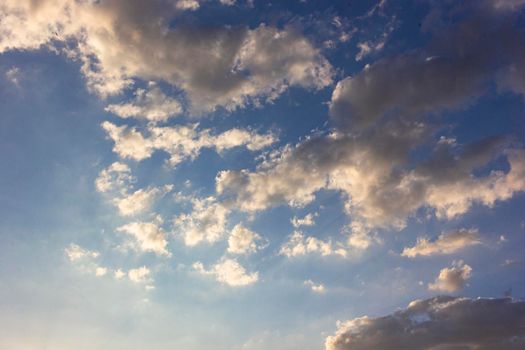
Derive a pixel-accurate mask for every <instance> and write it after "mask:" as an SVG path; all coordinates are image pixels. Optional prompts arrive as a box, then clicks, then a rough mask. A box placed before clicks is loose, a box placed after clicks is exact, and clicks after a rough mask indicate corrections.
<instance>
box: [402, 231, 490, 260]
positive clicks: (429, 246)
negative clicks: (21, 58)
mask: <svg viewBox="0 0 525 350" xmlns="http://www.w3.org/2000/svg"><path fill="white" fill-rule="evenodd" d="M476 244H481V240H480V237H479V233H478V230H477V229H464V228H462V229H459V230H455V231H451V232H448V233H442V234H440V235H439V237H438V238H437V239H436V240H434V241H430V240H428V238H424V237H419V238H418V239H417V243H416V245H415V246H413V247H410V248H408V247H407V248H405V249H403V252H402V253H401V255H402V256H406V257H409V258H415V257H417V256H418V255H421V256H430V255H436V254H452V253H455V252H457V251H459V250H461V249H463V248H466V247H469V246H472V245H476Z"/></svg>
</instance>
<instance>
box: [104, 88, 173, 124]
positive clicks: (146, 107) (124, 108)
mask: <svg viewBox="0 0 525 350" xmlns="http://www.w3.org/2000/svg"><path fill="white" fill-rule="evenodd" d="M106 111H108V112H110V113H113V114H116V115H118V116H119V117H121V118H136V119H145V120H147V121H151V122H164V121H166V120H168V119H169V118H170V117H174V116H177V115H179V114H180V113H181V112H182V106H181V104H180V102H179V101H177V100H175V99H173V98H170V97H168V96H166V95H165V94H164V93H163V92H162V90H161V89H160V88H159V87H157V86H156V85H155V84H154V83H150V84H149V86H148V89H147V90H145V89H137V90H135V97H134V99H133V100H132V101H130V102H125V103H119V104H111V105H109V106H107V107H106Z"/></svg>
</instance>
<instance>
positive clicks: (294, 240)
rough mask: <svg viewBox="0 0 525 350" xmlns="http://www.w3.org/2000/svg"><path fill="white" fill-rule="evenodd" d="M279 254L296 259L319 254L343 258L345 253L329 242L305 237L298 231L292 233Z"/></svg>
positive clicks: (342, 249)
mask: <svg viewBox="0 0 525 350" xmlns="http://www.w3.org/2000/svg"><path fill="white" fill-rule="evenodd" d="M279 254H281V255H284V256H286V257H289V258H291V257H297V256H302V255H307V254H320V255H322V256H329V255H338V256H342V257H345V256H346V254H347V251H346V250H345V249H344V248H342V247H340V246H338V245H336V246H334V244H333V243H332V241H331V240H328V241H323V240H320V239H318V238H316V237H311V236H310V237H305V235H304V234H303V233H302V232H300V231H294V232H293V233H292V234H291V235H290V237H289V239H288V241H287V242H285V243H284V244H283V245H282V246H281V249H280V251H279Z"/></svg>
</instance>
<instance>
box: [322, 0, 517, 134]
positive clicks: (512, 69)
mask: <svg viewBox="0 0 525 350" xmlns="http://www.w3.org/2000/svg"><path fill="white" fill-rule="evenodd" d="M500 3H503V2H500ZM489 5H490V6H487V4H471V5H457V6H455V7H454V11H456V12H454V13H455V14H456V15H457V12H458V11H463V15H464V16H465V17H466V19H465V20H463V21H461V22H459V23H457V20H456V23H454V24H447V22H446V18H445V19H442V18H440V17H439V16H438V15H436V13H443V12H445V13H446V11H444V10H442V11H434V12H431V13H433V16H432V17H430V18H431V19H432V21H431V20H430V18H429V19H428V21H427V22H431V23H432V25H431V24H428V23H427V26H428V27H430V28H433V29H432V35H433V37H434V38H433V40H432V41H431V42H430V44H429V45H428V46H427V47H425V48H422V49H416V50H414V51H410V52H407V53H403V54H400V55H397V56H393V57H387V58H384V59H381V60H379V61H377V62H375V63H373V64H371V65H368V66H366V67H365V69H363V71H361V72H360V73H358V74H356V75H353V76H351V77H348V78H346V79H344V80H342V81H340V82H339V83H338V85H337V87H336V89H335V90H334V93H333V96H332V102H331V106H330V114H331V116H332V118H333V120H334V121H335V122H336V123H337V124H338V125H339V126H341V127H345V128H351V129H361V128H363V127H368V126H370V125H373V124H374V123H375V122H376V121H378V120H381V119H382V118H384V117H385V116H391V115H396V114H402V115H405V116H412V117H421V116H423V115H425V114H428V113H439V112H440V111H443V110H445V109H456V108H462V107H466V106H468V104H469V103H471V102H472V101H473V100H474V99H476V98H477V97H479V96H481V95H483V94H485V93H486V92H487V90H488V89H489V88H490V84H491V83H494V82H495V83H498V84H499V86H500V88H502V89H506V90H512V91H515V92H517V93H523V91H524V90H523V82H522V81H520V79H519V77H520V76H522V75H523V69H524V68H523V67H524V65H523V63H524V62H525V61H524V57H525V50H524V45H523V44H524V40H523V37H524V35H523V28H522V27H521V26H519V21H520V20H522V19H523V18H522V16H520V14H519V12H517V11H516V12H515V13H514V12H512V11H511V12H508V11H497V10H495V8H496V7H495V6H496V5H495V4H489ZM492 5H494V6H492ZM501 6H502V5H500V6H499V7H498V8H502V7H501ZM516 6H517V5H516ZM450 12H453V11H450ZM435 17H439V20H437V19H436V18H435ZM436 22H439V23H436Z"/></svg>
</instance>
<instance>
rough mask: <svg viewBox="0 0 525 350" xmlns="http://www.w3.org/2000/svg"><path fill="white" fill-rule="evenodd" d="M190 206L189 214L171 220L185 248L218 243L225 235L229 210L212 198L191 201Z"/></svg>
mask: <svg viewBox="0 0 525 350" xmlns="http://www.w3.org/2000/svg"><path fill="white" fill-rule="evenodd" d="M192 204H193V208H192V212H191V213H189V214H180V215H178V216H176V217H175V218H174V219H173V225H174V229H175V231H176V232H178V233H179V234H180V235H182V237H183V239H184V243H185V244H186V245H187V246H194V245H196V244H199V243H201V242H208V243H214V242H216V241H218V240H219V239H220V238H221V237H222V236H223V235H224V234H225V233H226V223H227V218H228V214H229V213H230V209H228V208H227V207H226V206H224V205H223V204H221V203H219V202H217V201H216V199H215V198H213V197H208V198H204V199H192Z"/></svg>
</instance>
